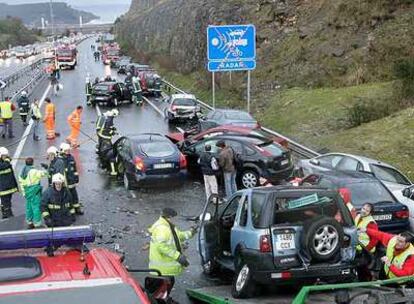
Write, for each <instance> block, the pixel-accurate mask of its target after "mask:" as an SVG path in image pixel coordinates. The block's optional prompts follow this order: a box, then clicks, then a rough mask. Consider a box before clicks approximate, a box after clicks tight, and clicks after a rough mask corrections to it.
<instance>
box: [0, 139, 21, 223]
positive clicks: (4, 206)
mask: <svg viewBox="0 0 414 304" xmlns="http://www.w3.org/2000/svg"><path fill="white" fill-rule="evenodd" d="M18 190H19V189H18V186H17V181H16V177H15V176H14V171H13V166H12V165H11V160H10V157H9V150H7V148H5V147H0V200H1V213H2V218H3V219H6V218H9V217H12V216H13V212H12V196H13V193H15V192H17V191H18Z"/></svg>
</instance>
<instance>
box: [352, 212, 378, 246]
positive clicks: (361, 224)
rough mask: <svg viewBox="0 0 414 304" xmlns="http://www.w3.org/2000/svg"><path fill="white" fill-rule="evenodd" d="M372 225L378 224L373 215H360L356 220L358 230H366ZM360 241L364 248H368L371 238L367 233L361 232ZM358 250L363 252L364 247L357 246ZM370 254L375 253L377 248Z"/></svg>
mask: <svg viewBox="0 0 414 304" xmlns="http://www.w3.org/2000/svg"><path fill="white" fill-rule="evenodd" d="M370 223H376V222H375V220H374V218H373V217H372V216H371V215H369V216H364V217H361V215H359V214H358V215H357V216H356V218H355V224H356V225H357V228H358V229H361V228H365V229H366V228H367V227H368V225H369V224H370ZM358 241H359V242H360V243H361V244H362V245H364V247H366V246H368V244H369V242H370V241H371V238H370V237H369V235H368V234H367V233H366V232H361V233H359V234H358ZM357 250H358V251H362V246H361V245H357ZM369 252H371V253H374V252H375V247H373V248H371V250H370V251H369Z"/></svg>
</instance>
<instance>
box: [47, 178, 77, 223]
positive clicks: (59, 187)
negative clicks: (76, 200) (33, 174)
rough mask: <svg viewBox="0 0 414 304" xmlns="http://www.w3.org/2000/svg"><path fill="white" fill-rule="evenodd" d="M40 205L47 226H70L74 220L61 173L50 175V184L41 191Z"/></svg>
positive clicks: (68, 193) (67, 191)
mask: <svg viewBox="0 0 414 304" xmlns="http://www.w3.org/2000/svg"><path fill="white" fill-rule="evenodd" d="M40 206H41V211H42V217H43V220H44V222H45V225H46V226H47V227H62V226H70V225H71V224H72V223H73V222H74V221H75V209H74V208H73V205H72V196H71V195H70V192H69V190H68V189H67V188H66V187H65V177H64V176H63V175H62V174H60V173H57V174H55V175H53V176H52V185H51V186H50V187H49V188H47V190H46V191H45V192H43V194H42V202H41V205H40Z"/></svg>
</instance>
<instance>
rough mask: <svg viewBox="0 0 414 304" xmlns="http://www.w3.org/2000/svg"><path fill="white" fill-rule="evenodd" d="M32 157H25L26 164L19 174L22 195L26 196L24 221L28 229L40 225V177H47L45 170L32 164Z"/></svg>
mask: <svg viewBox="0 0 414 304" xmlns="http://www.w3.org/2000/svg"><path fill="white" fill-rule="evenodd" d="M33 163H34V160H33V158H32V157H28V158H26V165H25V166H24V168H23V170H22V172H21V173H20V176H19V183H20V189H21V193H22V195H23V196H24V197H25V198H26V223H27V228H28V229H33V228H40V227H41V226H42V214H41V212H40V202H41V200H42V185H41V184H40V182H41V180H42V178H44V177H47V171H45V170H39V169H36V168H34V166H33Z"/></svg>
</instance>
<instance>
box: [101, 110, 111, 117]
mask: <svg viewBox="0 0 414 304" xmlns="http://www.w3.org/2000/svg"><path fill="white" fill-rule="evenodd" d="M103 115H104V116H106V117H109V116H112V111H106V112H105V113H104V114H103Z"/></svg>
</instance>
